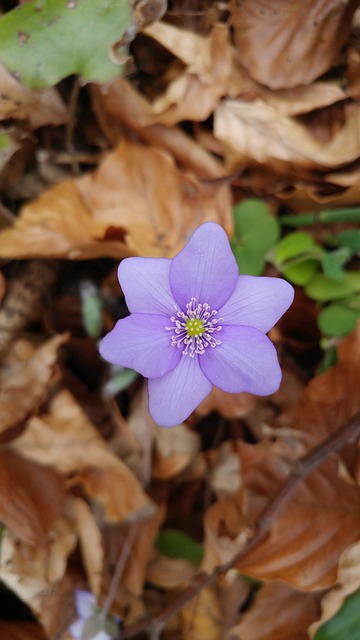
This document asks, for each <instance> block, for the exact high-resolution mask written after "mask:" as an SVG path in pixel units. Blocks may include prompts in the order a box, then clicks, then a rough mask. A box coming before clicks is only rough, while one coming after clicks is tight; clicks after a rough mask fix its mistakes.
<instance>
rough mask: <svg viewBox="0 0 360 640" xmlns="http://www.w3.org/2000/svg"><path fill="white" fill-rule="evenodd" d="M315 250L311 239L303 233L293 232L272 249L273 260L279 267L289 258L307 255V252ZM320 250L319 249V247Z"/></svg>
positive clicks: (314, 244) (315, 246)
mask: <svg viewBox="0 0 360 640" xmlns="http://www.w3.org/2000/svg"><path fill="white" fill-rule="evenodd" d="M314 248H315V249H317V245H316V243H315V241H314V239H313V237H312V236H311V235H310V234H308V233H305V232H304V231H294V232H293V233H289V234H288V235H287V236H285V238H283V239H282V240H280V242H279V243H278V244H277V245H276V247H275V248H274V258H275V261H276V263H277V264H279V265H281V264H283V263H284V262H286V261H287V260H289V259H291V258H295V257H296V256H300V255H302V254H308V253H309V250H311V253H312V250H313V249H314ZM319 249H320V247H319Z"/></svg>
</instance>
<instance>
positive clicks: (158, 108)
mask: <svg viewBox="0 0 360 640" xmlns="http://www.w3.org/2000/svg"><path fill="white" fill-rule="evenodd" d="M145 33H146V35H149V36H151V37H152V38H154V39H155V40H157V41H158V42H160V44H162V45H163V46H164V47H166V48H167V49H169V50H170V51H171V52H172V53H173V54H174V55H175V56H177V57H178V58H179V59H180V60H181V61H182V62H183V63H184V64H185V65H186V68H185V70H184V71H183V72H182V73H180V74H177V75H176V77H175V78H174V79H173V80H172V81H171V82H170V84H169V85H168V87H167V89H166V91H165V93H164V94H162V95H161V96H159V97H157V98H156V99H155V100H154V102H153V103H152V105H151V111H152V115H149V117H148V118H147V119H146V123H145V124H146V125H149V124H154V123H160V124H163V125H166V126H168V127H169V126H172V125H174V124H176V123H178V122H181V121H182V120H196V121H198V120H200V121H201V120H206V119H207V118H208V117H209V116H210V115H211V113H212V112H213V111H214V109H215V107H216V105H217V104H218V102H219V100H220V99H221V98H222V96H223V95H224V94H225V87H226V85H227V83H228V80H229V77H230V74H231V58H232V52H231V48H230V42H229V32H228V28H227V27H226V26H225V25H221V24H217V25H216V26H215V27H214V29H213V30H212V32H211V34H210V35H209V36H208V37H206V38H205V37H203V36H199V35H197V34H195V33H193V32H190V31H184V30H183V29H178V28H176V27H174V26H173V25H170V24H166V23H164V22H157V23H155V24H153V25H151V26H150V27H147V28H146V29H145Z"/></svg>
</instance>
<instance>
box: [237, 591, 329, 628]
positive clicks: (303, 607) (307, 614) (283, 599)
mask: <svg viewBox="0 0 360 640" xmlns="http://www.w3.org/2000/svg"><path fill="white" fill-rule="evenodd" d="M320 597H321V596H320V594H319V593H316V592H314V593H304V592H301V591H295V590H294V589H292V588H291V587H289V586H288V585H287V584H285V583H283V582H279V581H277V580H276V581H274V582H270V583H269V584H265V585H264V586H263V587H262V588H261V589H260V591H259V593H258V594H257V595H256V599H255V601H254V602H253V604H252V606H251V608H250V609H249V610H248V611H246V612H245V613H244V614H243V616H242V618H241V622H240V624H238V625H236V626H235V627H233V628H232V629H231V630H230V631H229V632H228V634H227V635H226V638H225V640H244V639H245V638H246V640H289V638H291V640H308V637H309V636H308V633H307V629H308V626H309V625H310V624H311V623H312V622H313V621H314V620H316V619H317V617H318V615H319V600H320Z"/></svg>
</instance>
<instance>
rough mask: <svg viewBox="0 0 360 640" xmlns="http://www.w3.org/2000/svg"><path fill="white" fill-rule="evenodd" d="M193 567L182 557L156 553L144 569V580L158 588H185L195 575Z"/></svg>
mask: <svg viewBox="0 0 360 640" xmlns="http://www.w3.org/2000/svg"><path fill="white" fill-rule="evenodd" d="M195 572H196V570H195V567H194V565H192V564H191V563H190V562H188V560H184V559H183V558H167V557H166V556H162V555H158V556H157V557H156V558H154V559H153V560H151V561H150V562H149V564H148V567H147V570H146V581H147V582H148V583H150V584H153V585H155V586H156V587H158V588H159V589H166V590H167V589H185V588H186V587H187V586H188V585H189V584H190V583H191V581H192V579H193V577H194V575H195Z"/></svg>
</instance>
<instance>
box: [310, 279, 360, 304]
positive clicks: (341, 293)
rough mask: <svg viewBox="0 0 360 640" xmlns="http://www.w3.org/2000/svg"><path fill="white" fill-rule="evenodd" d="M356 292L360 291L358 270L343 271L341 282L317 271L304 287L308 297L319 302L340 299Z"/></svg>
mask: <svg viewBox="0 0 360 640" xmlns="http://www.w3.org/2000/svg"><path fill="white" fill-rule="evenodd" d="M357 292H360V273H358V272H345V274H344V278H343V280H342V281H341V282H335V280H330V279H329V278H326V276H324V275H323V274H322V273H317V274H316V275H315V276H314V278H313V279H312V280H311V282H310V283H309V284H308V286H307V287H306V289H305V293H306V294H307V295H308V296H309V298H312V299H313V300H318V301H319V302H329V301H331V300H341V298H345V297H346V296H351V295H352V294H354V293H357Z"/></svg>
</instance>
